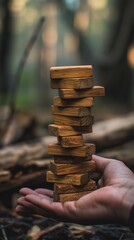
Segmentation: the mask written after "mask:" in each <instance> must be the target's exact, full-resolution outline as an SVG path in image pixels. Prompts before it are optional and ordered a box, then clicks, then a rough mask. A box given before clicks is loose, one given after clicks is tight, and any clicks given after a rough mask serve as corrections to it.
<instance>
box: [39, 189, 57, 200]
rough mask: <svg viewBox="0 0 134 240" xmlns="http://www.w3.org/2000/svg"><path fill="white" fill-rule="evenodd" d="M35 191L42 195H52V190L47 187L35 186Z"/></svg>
mask: <svg viewBox="0 0 134 240" xmlns="http://www.w3.org/2000/svg"><path fill="white" fill-rule="evenodd" d="M35 191H36V192H37V193H40V194H42V195H47V196H48V197H51V198H52V197H53V191H51V190H49V189H43V188H37V189H35Z"/></svg>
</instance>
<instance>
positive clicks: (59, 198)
mask: <svg viewBox="0 0 134 240" xmlns="http://www.w3.org/2000/svg"><path fill="white" fill-rule="evenodd" d="M88 193H91V191H84V192H77V193H76V192H75V193H66V194H57V193H55V192H54V198H53V201H54V202H67V201H75V200H78V199H79V198H81V197H83V196H84V195H86V194H88Z"/></svg>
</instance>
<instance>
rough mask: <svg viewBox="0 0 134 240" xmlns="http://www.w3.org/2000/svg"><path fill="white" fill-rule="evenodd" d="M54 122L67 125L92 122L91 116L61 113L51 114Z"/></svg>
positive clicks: (86, 124)
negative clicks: (63, 114)
mask: <svg viewBox="0 0 134 240" xmlns="http://www.w3.org/2000/svg"><path fill="white" fill-rule="evenodd" d="M53 119H54V123H55V124H58V125H67V126H76V127H78V126H89V125H90V124H93V122H94V117H93V116H84V117H68V116H62V115H54V116H53Z"/></svg>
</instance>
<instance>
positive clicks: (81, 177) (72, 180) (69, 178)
mask: <svg viewBox="0 0 134 240" xmlns="http://www.w3.org/2000/svg"><path fill="white" fill-rule="evenodd" d="M46 181H47V182H51V183H55V182H57V183H65V184H73V185H77V186H79V185H83V184H86V183H87V182H88V173H80V174H69V175H63V176H57V175H56V174H54V173H53V172H51V171H47V172H46Z"/></svg>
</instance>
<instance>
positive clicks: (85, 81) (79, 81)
mask: <svg viewBox="0 0 134 240" xmlns="http://www.w3.org/2000/svg"><path fill="white" fill-rule="evenodd" d="M91 87H93V77H85V78H63V79H52V80H51V88H54V89H58V88H64V89H84V88H91Z"/></svg>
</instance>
